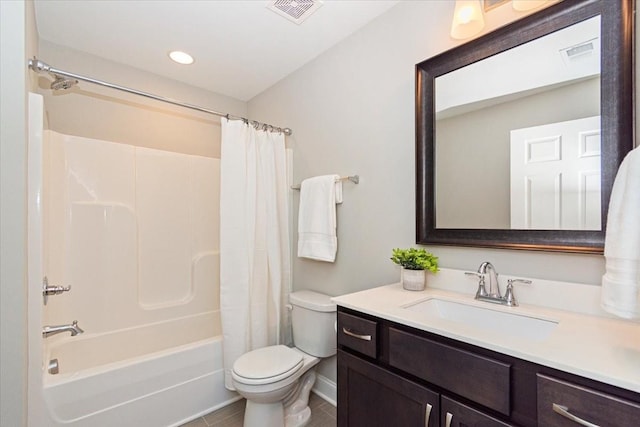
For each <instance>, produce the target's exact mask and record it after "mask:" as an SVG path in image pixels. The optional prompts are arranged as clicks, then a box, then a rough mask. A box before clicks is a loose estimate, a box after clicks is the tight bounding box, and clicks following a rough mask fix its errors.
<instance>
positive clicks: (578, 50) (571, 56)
mask: <svg viewBox="0 0 640 427" xmlns="http://www.w3.org/2000/svg"><path fill="white" fill-rule="evenodd" d="M599 42H600V40H599V38H595V39H591V40H587V41H585V42H582V43H579V44H576V45H573V46H570V47H567V48H564V49H560V55H561V56H562V60H563V61H564V63H565V64H566V65H569V64H571V63H572V62H575V61H580V60H583V59H584V58H586V57H590V56H592V55H593V54H594V53H595V52H596V49H597V50H598V51H599V50H600V44H599Z"/></svg>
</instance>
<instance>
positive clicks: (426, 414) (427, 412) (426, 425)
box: [424, 403, 433, 427]
mask: <svg viewBox="0 0 640 427" xmlns="http://www.w3.org/2000/svg"><path fill="white" fill-rule="evenodd" d="M432 408H433V406H431V404H430V403H427V409H426V410H425V412H424V427H429V418H431V409H432Z"/></svg>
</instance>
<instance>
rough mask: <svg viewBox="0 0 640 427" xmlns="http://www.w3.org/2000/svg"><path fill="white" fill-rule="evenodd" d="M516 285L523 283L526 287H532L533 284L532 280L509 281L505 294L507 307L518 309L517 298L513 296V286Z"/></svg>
mask: <svg viewBox="0 0 640 427" xmlns="http://www.w3.org/2000/svg"><path fill="white" fill-rule="evenodd" d="M514 283H523V284H525V285H530V284H531V283H532V282H531V280H525V279H509V280H507V290H506V292H505V293H504V300H505V303H506V305H508V306H509V307H517V306H518V301H516V297H515V296H514V295H513V284H514Z"/></svg>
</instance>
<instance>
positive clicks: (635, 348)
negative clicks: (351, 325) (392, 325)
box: [333, 269, 640, 392]
mask: <svg viewBox="0 0 640 427" xmlns="http://www.w3.org/2000/svg"><path fill="white" fill-rule="evenodd" d="M509 278H512V277H506V276H500V283H501V289H503V290H504V286H505V285H506V281H507V279H509ZM531 280H533V284H531V285H522V286H520V287H518V286H517V284H516V285H515V286H516V289H515V295H516V298H518V301H519V303H520V306H518V307H506V306H501V305H497V304H491V303H487V302H482V301H476V300H475V299H474V294H475V291H476V289H477V279H475V280H474V279H472V278H469V277H466V276H465V275H464V272H463V271H460V270H449V269H442V270H441V271H440V273H438V274H437V275H435V276H434V280H432V281H430V282H429V286H428V287H427V289H426V290H424V291H421V292H412V291H406V290H403V289H402V286H401V285H400V284H399V283H397V284H392V285H387V286H381V287H377V288H373V289H368V290H365V291H361V292H356V293H352V294H348V295H343V296H339V297H335V298H333V301H335V302H336V304H338V305H339V306H342V307H345V308H350V309H353V310H357V311H360V312H362V313H366V314H370V315H373V316H376V317H380V318H382V319H387V320H390V321H393V322H397V323H401V324H404V325H407V326H411V327H414V328H417V329H420V330H423V331H427V332H432V333H435V334H438V335H442V336H445V337H448V338H452V339H455V340H458V341H462V342H465V343H469V344H473V345H476V346H479V347H484V348H487V349H489V350H493V351H497V352H500V353H504V354H507V355H510V356H513V357H517V358H520V359H523V360H527V361H530V362H534V363H538V364H540V365H544V366H548V367H551V368H555V369H559V370H562V371H566V372H570V373H572V374H576V375H580V376H583V377H586V378H590V379H593V380H596V381H600V382H603V383H607V384H611V385H614V386H617V387H621V388H624V389H628V390H632V391H635V392H640V323H638V322H634V321H626V320H618V319H614V318H612V317H609V316H607V315H606V314H604V312H603V311H602V309H600V308H599V294H600V288H599V287H597V286H586V285H578V284H574V283H566V282H550V281H545V280H536V279H531ZM431 298H437V299H441V300H447V301H452V302H457V303H462V304H467V305H470V306H475V307H482V308H486V309H489V310H495V311H497V312H502V313H513V314H519V315H521V316H528V317H534V318H537V319H543V320H548V321H552V322H557V326H555V327H554V328H553V329H552V330H551V331H550V332H549V333H548V334H547V335H546V336H544V335H541V336H540V335H539V336H537V337H535V338H533V337H531V336H530V337H529V338H526V337H524V336H518V335H517V331H516V332H515V333H514V332H513V331H512V332H510V333H500V332H498V331H499V330H500V327H499V326H500V325H496V327H495V328H492V325H491V324H483V325H473V326H471V325H469V324H465V323H463V322H460V321H456V320H446V319H444V318H442V317H437V316H431V315H428V314H425V313H421V312H416V311H411V310H408V309H407V308H406V307H407V306H410V305H412V304H415V303H418V302H421V301H425V300H428V299H431ZM568 310H571V311H568ZM577 310H581V311H582V312H577Z"/></svg>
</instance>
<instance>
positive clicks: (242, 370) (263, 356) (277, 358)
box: [232, 345, 304, 385]
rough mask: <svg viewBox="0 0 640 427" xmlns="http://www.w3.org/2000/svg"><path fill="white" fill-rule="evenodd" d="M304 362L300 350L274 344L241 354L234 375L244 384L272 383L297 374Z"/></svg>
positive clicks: (235, 365) (235, 364)
mask: <svg viewBox="0 0 640 427" xmlns="http://www.w3.org/2000/svg"><path fill="white" fill-rule="evenodd" d="M303 362H304V360H303V356H302V355H301V354H300V353H299V352H297V351H295V350H292V349H291V348H289V347H287V346H284V345H274V346H270V347H264V348H259V349H257V350H253V351H250V352H248V353H245V354H243V355H242V356H240V357H239V358H238V360H236V362H235V363H234V364H233V370H232V376H233V379H234V380H235V381H238V382H240V383H242V384H247V385H261V384H270V383H274V382H277V381H280V380H282V379H284V378H287V377H290V376H291V375H293V374H295V373H296V372H297V371H298V370H300V368H302V365H303Z"/></svg>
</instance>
